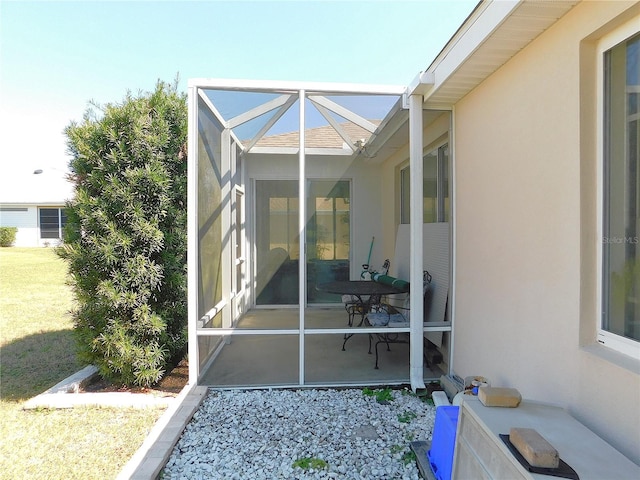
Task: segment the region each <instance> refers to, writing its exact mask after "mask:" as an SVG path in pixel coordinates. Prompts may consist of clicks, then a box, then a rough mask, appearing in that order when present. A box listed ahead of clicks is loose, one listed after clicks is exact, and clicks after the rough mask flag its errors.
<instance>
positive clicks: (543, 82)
mask: <svg viewBox="0 0 640 480" xmlns="http://www.w3.org/2000/svg"><path fill="white" fill-rule="evenodd" d="M630 4H631V3H629V2H583V3H581V4H579V5H577V6H576V7H575V8H574V9H573V10H571V11H570V12H569V13H568V14H567V15H565V16H564V17H563V18H562V19H560V21H558V22H557V23H556V24H555V25H554V26H553V27H551V28H550V29H549V30H547V31H546V32H545V33H543V34H542V35H541V36H540V37H538V39H536V40H535V41H534V42H533V43H532V44H530V45H529V46H528V47H526V48H525V49H524V50H523V51H521V52H520V53H519V54H518V55H517V56H515V57H514V58H513V59H511V60H510V61H509V62H508V63H507V64H505V65H504V66H503V67H502V68H500V69H499V70H498V71H497V72H496V73H494V74H493V75H492V76H490V77H489V78H488V79H487V80H485V81H484V82H483V83H482V84H481V85H480V86H478V87H477V88H476V89H474V90H473V91H472V92H471V93H470V94H468V95H467V96H466V97H464V98H463V99H462V100H461V101H459V102H458V103H457V104H456V106H455V114H454V129H455V160H454V162H455V172H456V177H455V186H456V188H455V192H456V196H455V204H456V217H455V219H454V221H455V228H456V244H455V258H456V269H455V286H454V288H455V319H454V321H455V333H454V359H453V368H454V371H455V373H457V374H459V375H461V376H466V375H484V376H485V377H488V378H489V379H490V380H491V382H492V384H493V385H496V386H510V387H516V388H518V390H520V392H521V393H522V394H523V396H524V397H526V398H530V399H535V400H539V401H545V402H553V403H557V404H560V405H562V406H564V407H566V408H568V409H569V411H570V412H571V413H572V414H573V415H575V416H576V417H577V418H578V419H580V420H581V421H582V422H583V423H585V424H586V425H587V426H588V427H589V428H591V429H592V430H594V431H595V432H596V433H598V434H599V435H600V436H602V437H603V438H604V439H605V440H607V441H609V442H610V443H611V444H613V445H614V447H616V448H617V449H618V450H620V451H621V452H622V453H624V454H625V455H626V456H628V457H629V458H631V459H632V460H633V461H635V462H636V463H638V464H640V407H639V406H640V373H639V372H640V362H638V361H635V362H634V361H628V360H630V359H628V358H627V359H624V358H621V357H618V356H616V355H615V354H610V352H607V351H605V350H603V349H604V347H599V346H597V345H595V328H596V323H597V312H596V311H595V310H596V309H595V308H594V307H595V302H594V301H593V298H595V296H596V295H597V294H598V293H597V290H596V288H595V285H596V283H595V282H596V280H595V274H596V270H597V269H596V266H595V265H596V257H595V252H596V249H597V241H598V239H597V235H596V230H595V228H596V221H595V218H596V208H597V207H596V201H595V198H596V185H597V183H596V182H597V178H596V175H595V171H596V163H595V162H596V159H595V155H594V151H595V145H594V136H595V132H596V130H595V128H596V127H595V125H596V117H595V102H596V92H595V78H593V76H594V75H595V68H594V65H595V62H596V61H597V58H596V57H595V55H594V51H593V45H594V43H595V42H597V39H598V38H599V37H601V36H602V35H604V34H606V33H607V32H609V31H611V29H613V28H615V27H616V26H617V25H618V24H620V23H621V22H622V21H626V20H628V19H629V18H630V12H629V11H626V12H625V10H627V9H628V8H629V5H630ZM633 9H634V12H635V14H638V13H640V5H639V4H636V5H635V7H633ZM639 25H640V20H639Z"/></svg>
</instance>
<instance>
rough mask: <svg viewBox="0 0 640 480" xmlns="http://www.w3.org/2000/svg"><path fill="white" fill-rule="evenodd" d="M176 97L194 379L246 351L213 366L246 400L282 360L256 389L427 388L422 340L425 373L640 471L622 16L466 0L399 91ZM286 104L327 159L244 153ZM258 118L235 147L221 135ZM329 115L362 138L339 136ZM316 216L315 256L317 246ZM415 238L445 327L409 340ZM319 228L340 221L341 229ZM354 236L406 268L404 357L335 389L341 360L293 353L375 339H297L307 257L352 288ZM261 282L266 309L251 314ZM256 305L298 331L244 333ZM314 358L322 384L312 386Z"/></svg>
mask: <svg viewBox="0 0 640 480" xmlns="http://www.w3.org/2000/svg"><path fill="white" fill-rule="evenodd" d="M407 35H408V38H409V37H411V36H412V34H411V32H407ZM419 39H420V32H415V34H414V35H413V37H412V38H411V39H410V41H419ZM221 92H222V93H221ZM229 92H231V93H229ZM244 92H251V94H250V95H252V96H253V97H252V98H257V97H259V96H260V95H263V96H264V99H263V101H262V103H260V102H254V103H253V104H252V105H250V103H251V102H246V103H244V104H243V105H245V106H246V108H245V110H243V111H235V112H232V113H231V114H226V115H225V114H223V113H221V112H229V109H228V108H224V105H223V104H224V100H225V98H226V97H225V95H223V94H226V93H229V94H230V95H231V94H233V95H236V94H239V93H244ZM358 95H366V96H367V98H371V99H372V101H373V100H375V99H376V98H378V97H380V98H391V99H392V100H393V101H392V102H391V103H390V104H389V105H387V108H386V111H385V112H384V114H383V115H381V116H375V115H371V114H367V113H362V114H361V115H358V114H356V113H354V111H355V107H354V108H353V109H349V108H346V107H344V105H343V106H340V105H338V104H339V103H340V99H341V98H344V97H349V98H351V97H355V96H358ZM189 97H190V109H191V110H190V111H191V116H190V120H191V124H190V144H189V154H190V174H189V175H190V177H189V179H190V191H189V205H190V206H189V234H190V243H189V276H190V278H189V309H190V310H189V331H190V335H189V341H190V345H189V349H190V368H191V372H190V373H191V381H192V382H199V383H201V384H212V385H217V384H222V383H223V381H226V379H225V378H223V376H222V374H214V375H208V374H207V370H208V369H209V368H214V369H215V365H216V362H217V361H220V362H222V361H224V360H225V352H232V351H233V350H232V349H233V348H236V347H238V346H239V345H241V344H242V343H243V341H244V340H245V339H246V340H247V342H252V343H251V345H252V347H251V348H252V352H253V353H255V352H256V351H258V352H261V353H262V354H261V356H260V357H259V358H258V359H256V358H254V357H253V356H249V355H247V356H246V357H242V356H236V357H233V356H231V357H230V358H232V363H233V365H235V367H236V368H237V369H238V370H235V371H234V375H237V376H236V377H233V375H231V377H233V378H236V379H239V378H242V380H237V381H238V382H239V383H240V384H242V383H243V382H244V386H256V385H264V384H265V383H264V382H262V381H261V377H260V376H261V375H262V376H266V375H268V374H269V373H270V372H273V371H274V370H278V371H282V372H285V370H286V367H287V366H290V365H294V367H295V368H294V369H293V370H292V371H293V372H294V373H293V375H294V376H292V377H287V376H281V377H278V378H277V379H276V380H274V381H271V385H273V386H286V385H288V386H291V385H338V384H340V385H345V384H347V385H351V384H354V385H355V384H360V385H362V384H369V385H375V384H379V383H380V382H381V381H384V382H387V383H393V382H394V381H395V382H398V383H400V382H409V381H410V382H411V384H412V386H413V388H420V387H421V386H423V382H424V381H427V380H429V379H437V378H438V376H437V373H438V371H437V369H433V368H432V369H431V370H429V369H428V368H427V367H425V366H424V365H423V358H422V354H423V348H425V347H424V343H423V337H424V336H425V335H426V334H427V333H434V332H436V333H439V334H440V335H441V338H442V340H441V341H436V342H437V343H436V346H437V347H438V349H439V350H440V351H441V353H442V354H443V357H444V361H443V363H442V365H441V369H442V370H443V371H444V373H451V374H457V375H460V376H467V375H483V376H485V377H487V378H488V379H490V380H491V381H492V383H493V384H494V385H498V386H512V387H516V388H518V389H519V390H520V392H521V393H522V395H523V396H524V397H525V398H529V399H533V400H538V401H543V402H550V403H554V404H558V405H561V406H563V407H565V408H567V409H568V411H569V412H570V413H571V414H572V415H574V416H575V417H576V418H578V419H579V420H580V421H581V422H583V423H584V424H585V425H587V426H588V427H589V428H590V429H591V430H593V431H594V432H596V433H597V434H598V435H600V436H601V437H603V438H604V439H605V440H607V441H608V442H609V443H611V444H612V445H613V446H615V447H616V448H617V449H618V450H620V451H621V452H622V453H624V454H625V455H626V456H627V457H628V458H630V459H632V460H633V461H634V462H635V463H637V464H640V437H639V435H640V300H639V299H640V273H639V270H640V268H639V267H638V265H639V264H640V247H639V246H638V245H639V244H640V238H639V237H640V216H639V214H638V212H640V165H639V162H640V159H639V156H640V155H639V151H638V149H639V147H638V145H639V142H638V139H639V138H640V127H639V125H640V110H639V105H640V102H639V100H640V98H639V97H640V2H637V1H627V2H624V1H617V2H605V1H602V2H595V1H594V2H592V1H557V2H535V1H483V2H480V3H479V5H478V6H477V7H476V9H475V10H474V11H473V12H472V13H471V15H470V16H469V17H468V19H467V20H466V21H465V22H464V24H463V25H462V26H461V27H460V29H459V30H458V31H457V32H456V34H455V35H454V36H453V38H452V39H451V40H450V41H449V42H448V43H447V45H445V46H444V48H443V50H442V51H441V53H440V54H439V55H438V57H437V58H436V59H435V60H434V61H433V62H432V63H431V65H430V66H429V67H428V68H427V69H426V70H425V71H424V72H421V73H420V74H419V75H418V76H417V77H416V79H415V81H414V82H412V84H411V85H409V86H408V87H406V88H405V87H382V86H363V85H358V86H350V85H331V84H296V83H287V82H282V83H276V82H251V81H246V82H241V81H223V80H192V81H191V82H190V88H189ZM303 99H304V102H303V103H302V104H301V103H300V102H301V100H303ZM220 105H222V106H220ZM303 105H304V107H303ZM292 106H296V108H297V109H298V114H299V116H300V117H302V118H301V120H300V125H301V127H302V128H301V131H304V130H305V125H307V124H306V122H307V121H308V120H307V119H308V115H305V112H308V111H309V110H311V109H312V108H314V107H315V108H316V109H318V111H320V113H321V114H322V116H324V117H325V118H326V120H327V122H328V124H330V125H331V126H332V127H333V128H334V129H335V130H336V131H337V132H338V133H339V136H340V138H341V139H342V141H343V142H342V143H343V144H342V145H333V148H327V149H325V150H323V149H320V148H317V147H312V146H310V145H308V144H306V148H304V145H303V148H299V147H297V146H296V145H295V142H294V143H292V144H291V145H282V144H281V143H279V142H271V143H270V141H269V140H268V138H265V139H264V140H262V141H261V139H262V137H263V136H264V135H265V134H266V133H268V132H269V129H270V128H271V127H272V126H273V125H275V124H276V123H277V121H278V119H280V118H284V116H285V112H286V109H287V108H289V107H292ZM285 107H286V108H285ZM323 109H324V112H323ZM331 112H333V113H331ZM269 115H272V116H271V117H269ZM335 115H338V117H339V118H337V117H336V116H335ZM294 118H295V117H294ZM372 118H378V119H379V122H375V123H374V122H372V121H369V120H366V119H372ZM256 119H263V123H262V124H261V125H257V126H256V128H255V129H254V132H255V135H254V136H253V137H251V136H249V135H246V134H241V133H238V132H237V131H236V129H237V128H238V127H239V126H242V125H245V124H246V122H249V121H253V120H256ZM345 119H346V120H348V121H349V122H351V123H355V124H358V125H359V126H361V127H362V128H364V129H365V130H367V131H368V132H369V134H368V135H367V136H366V137H363V138H358V139H356V138H354V137H353V136H351V135H349V133H348V132H346V131H345V129H343V128H342V127H341V125H342V123H341V122H342V121H343V120H345ZM196 120H197V121H196ZM312 126H314V127H315V126H316V125H312ZM307 128H308V126H307ZM268 136H269V135H268ZM300 137H302V138H300ZM241 138H251V140H250V141H246V142H242V141H240V140H239V139H241ZM282 138H283V137H281V138H280V140H282ZM295 140H296V141H298V142H304V136H296V137H295ZM363 140H364V141H363ZM254 147H255V149H254ZM409 168H410V170H409ZM299 189H300V190H302V194H300V190H299ZM300 211H302V213H300ZM321 213H322V214H323V215H327V216H328V217H327V218H329V220H328V221H327V222H325V223H322V225H323V227H324V230H323V232H325V233H326V232H329V235H328V237H330V239H331V242H333V243H331V242H329V243H327V241H326V240H323V243H322V244H321V245H320V246H321V248H318V246H319V241H318V238H319V237H318V235H317V232H318V231H319V230H318V225H320V223H321V222H320V221H319V218H320V216H321V215H320V214H321ZM423 223H424V224H425V226H424V227H423ZM434 223H435V224H441V225H444V226H445V227H444V228H445V229H446V230H448V235H449V236H448V237H447V238H448V242H449V248H448V249H446V250H447V251H442V252H441V253H442V255H445V256H446V258H447V262H448V264H449V274H450V275H449V276H448V277H447V278H448V280H447V284H446V285H444V286H443V285H442V284H440V285H439V286H438V287H437V288H438V289H440V290H439V291H441V289H442V288H445V289H446V297H448V299H447V302H446V306H447V314H446V315H445V318H441V319H437V320H440V322H435V323H434V324H432V325H433V327H434V328H431V329H430V330H429V328H430V327H429V325H430V324H429V323H425V324H424V325H423V323H422V315H420V314H421V313H422V309H423V305H422V304H421V302H419V300H415V301H414V298H415V297H417V296H418V294H419V289H420V287H418V285H421V274H422V269H423V268H424V267H428V268H429V269H432V268H433V267H432V266H431V264H430V263H428V262H430V261H431V260H428V257H429V248H430V246H431V245H432V243H430V242H431V241H430V240H429V241H427V229H428V227H427V226H426V225H431V224H434ZM331 225H333V230H331V228H330V227H331ZM338 225H348V227H347V228H346V230H345V231H343V232H342V233H341V235H337V233H336V232H338ZM423 228H424V230H423ZM310 232H311V233H310ZM407 232H408V233H407ZM403 235H404V237H403ZM407 235H408V237H407ZM339 237H340V238H342V237H345V238H346V240H344V243H340V242H338V240H337V239H338V238H339ZM372 237H374V238H375V246H374V248H373V252H374V258H376V259H383V258H392V259H394V260H392V268H393V266H394V262H395V264H396V265H397V264H401V265H402V264H403V262H406V257H407V256H408V257H409V259H410V260H409V262H408V263H407V265H408V266H407V267H404V266H403V267H402V268H404V270H396V273H397V271H404V272H405V275H406V276H407V277H408V278H407V279H409V280H411V288H412V296H411V311H412V315H411V326H410V328H404V329H402V328H398V329H396V331H397V332H398V333H399V334H406V333H409V334H410V338H411V353H410V357H409V359H408V364H409V365H408V368H406V369H405V370H404V371H403V373H401V374H398V375H397V376H396V377H394V378H393V379H389V378H386V377H380V376H376V375H378V373H377V371H374V370H371V371H370V372H369V377H366V378H363V377H357V376H355V373H354V374H353V375H352V376H348V375H347V376H346V377H345V372H347V373H348V372H350V371H355V370H356V366H355V363H346V362H345V363H339V362H340V361H341V360H340V359H341V358H342V357H341V355H342V353H341V352H338V351H336V350H330V349H327V350H326V353H325V354H324V356H322V355H320V356H318V357H313V356H312V353H313V352H312V350H311V349H312V347H313V343H314V342H319V341H320V340H322V339H323V337H330V339H331V340H332V341H333V343H338V344H340V343H341V339H342V337H343V336H344V335H346V334H349V333H353V332H355V333H368V332H372V331H373V332H376V331H383V330H382V329H379V330H377V329H369V330H366V329H358V328H354V329H349V328H345V327H343V328H339V327H335V326H331V327H328V326H327V325H328V324H314V323H313V315H314V314H315V313H314V312H315V311H314V310H313V306H314V304H315V303H316V302H317V303H321V302H319V301H317V300H313V301H312V300H311V297H310V296H309V295H306V294H307V293H309V292H311V291H312V288H311V285H313V283H314V282H313V281H310V282H307V281H305V278H306V279H309V278H311V275H312V274H313V275H316V274H317V272H318V271H319V268H320V267H322V266H323V264H322V262H323V261H326V262H328V261H329V260H331V261H333V262H335V261H336V260H342V261H344V262H347V265H348V269H349V277H350V278H351V279H356V278H359V274H360V270H361V267H360V264H362V263H364V262H363V260H364V259H366V258H367V253H368V252H369V251H371V250H370V248H371V239H372ZM300 238H302V239H303V242H302V243H303V244H304V245H303V247H300V245H299V243H300ZM401 238H404V239H406V238H409V239H410V240H409V241H407V242H406V243H404V244H402V245H399V244H397V242H398V243H399V242H400V240H399V239H401ZM403 241H404V240H403ZM409 245H410V246H411V250H410V253H409ZM347 247H348V248H347ZM327 249H328V250H327ZM341 249H342V250H341ZM327 251H328V252H331V255H330V256H329V255H327V253H326V252H327ZM341 251H342V253H340V252H341ZM300 252H303V253H302V254H301V253H300ZM305 252H306V253H305ZM318 252H320V253H318ZM403 256H404V257H405V258H402V257H403ZM394 257H395V258H394ZM273 259H276V262H277V263H276V268H271V269H270V270H269V269H267V268H266V266H268V264H269V262H270V261H271V260H273ZM300 259H305V260H306V261H298V260H300ZM330 266H332V267H335V265H333V264H331V265H330ZM263 267H264V268H263ZM278 267H279V268H278ZM285 267H286V268H285ZM397 268H400V267H399V266H398V267H397ZM265 269H266V270H269V271H270V273H269V275H268V279H269V281H271V279H278V282H279V283H278V287H277V289H276V291H275V292H274V293H278V292H281V291H286V292H288V293H290V295H289V296H288V297H287V298H286V299H283V298H280V297H277V296H276V295H271V296H268V300H266V301H265V302H264V303H263V304H262V303H261V302H260V301H259V295H258V293H260V292H256V291H255V287H256V285H257V284H260V285H263V284H265V283H267V284H268V282H262V283H260V282H256V276H257V272H261V271H264V270H265ZM274 272H275V273H274ZM300 279H302V280H300ZM265 288H268V287H265ZM261 306H265V307H269V308H271V309H276V308H280V309H281V310H280V313H279V315H281V316H282V315H284V313H283V312H292V311H293V312H294V313H295V314H296V315H297V316H298V317H296V318H299V320H298V321H297V323H296V324H295V325H294V326H293V327H291V326H286V325H284V326H283V325H276V326H270V324H269V323H268V320H267V319H266V317H264V318H265V319H264V320H260V321H261V322H264V323H255V324H252V325H248V326H245V325H244V324H243V323H242V320H243V318H244V317H245V316H248V314H249V313H251V314H252V315H257V314H259V313H260V312H262V310H260V308H259V307H261ZM287 306H289V307H297V308H296V309H294V310H291V309H289V310H286V308H285V307H287ZM256 312H257V313H256ZM414 312H415V313H414ZM255 318H256V319H258V316H256V317H255ZM442 320H444V323H442V322H441V321H442ZM327 321H328V320H327ZM274 325H275V324H274ZM281 338H282V339H287V340H291V341H289V342H288V343H282V344H278V343H276V340H278V339H281ZM427 338H428V337H427ZM232 340H233V341H232ZM260 342H262V343H260ZM323 348H328V347H323ZM347 350H348V349H347ZM276 351H277V352H280V353H283V352H286V353H287V354H288V355H289V357H288V361H287V362H282V363H278V359H277V358H276V355H275V353H274V352H276ZM283 354H284V353H283ZM345 355H346V354H345ZM243 358H247V361H246V362H247V363H243V361H244V360H243ZM344 358H346V357H344ZM249 359H250V360H249ZM323 364H330V365H332V366H334V369H333V373H329V374H327V376H325V377H319V378H315V377H312V376H313V375H314V374H315V373H314V372H312V367H317V365H323ZM238 372H240V373H247V375H246V376H240V375H239V373H238ZM285 373H286V372H285ZM216 375H218V376H216ZM231 377H230V378H231Z"/></svg>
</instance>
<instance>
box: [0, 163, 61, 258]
mask: <svg viewBox="0 0 640 480" xmlns="http://www.w3.org/2000/svg"><path fill="white" fill-rule="evenodd" d="M36 172H38V173H36ZM72 195H73V185H72V184H71V183H70V182H68V181H67V179H66V173H64V172H61V171H58V170H55V169H46V168H45V169H36V170H33V169H30V170H25V169H22V170H19V171H16V172H15V173H8V174H5V175H4V176H3V178H2V179H1V180H0V226H2V227H17V228H18V232H17V234H16V241H15V243H14V246H15V247H43V246H44V247H46V246H55V245H58V244H59V243H60V240H61V238H62V227H63V226H64V224H65V221H66V217H65V213H64V206H65V201H66V200H67V199H69V198H71V197H72Z"/></svg>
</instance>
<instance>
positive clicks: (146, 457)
mask: <svg viewBox="0 0 640 480" xmlns="http://www.w3.org/2000/svg"><path fill="white" fill-rule="evenodd" d="M207 392H208V389H207V388H206V387H199V386H193V385H186V386H185V387H184V388H183V389H182V391H181V392H180V395H178V396H177V397H176V398H175V399H174V403H173V404H172V405H171V406H170V407H169V408H168V409H167V411H166V412H165V413H164V414H163V415H162V417H160V419H159V420H158V421H157V422H156V424H155V425H154V427H153V428H152V429H151V432H149V435H147V438H146V439H145V441H144V442H143V444H142V446H141V447H140V448H139V449H138V451H137V452H136V453H135V454H134V455H133V457H131V460H129V462H127V464H126V465H125V466H124V468H123V469H122V471H121V472H120V474H119V475H118V477H117V479H116V480H129V479H130V480H150V479H155V478H157V477H158V475H159V474H160V471H161V470H162V468H163V467H164V466H165V464H166V463H167V460H168V459H169V457H170V456H171V452H173V448H174V447H175V445H176V443H178V440H179V439H180V436H181V435H182V432H183V430H184V428H185V427H186V425H187V423H189V420H191V418H192V417H193V414H194V413H195V412H196V410H197V409H198V407H199V406H200V404H201V403H202V401H203V400H204V397H205V396H206V394H207Z"/></svg>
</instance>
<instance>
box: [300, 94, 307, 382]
mask: <svg viewBox="0 0 640 480" xmlns="http://www.w3.org/2000/svg"><path fill="white" fill-rule="evenodd" d="M304 100H305V91H304V90H300V91H299V92H298V103H299V104H300V124H299V125H298V131H299V133H300V136H299V140H300V141H299V148H300V152H299V153H298V169H299V170H300V172H299V174H300V177H299V180H298V197H299V201H298V203H299V208H300V211H299V212H298V221H299V223H300V225H299V227H298V231H299V232H300V239H299V242H300V255H299V257H300V261H299V265H298V276H299V278H298V290H299V294H298V303H299V320H300V327H299V330H298V331H299V334H298V341H299V345H300V352H299V353H300V355H299V375H300V379H299V382H300V385H304V307H305V305H306V302H307V225H306V217H307V215H306V210H307V199H306V192H305V181H306V179H305V156H304V143H305V139H304V133H305V132H304V128H305V126H304Z"/></svg>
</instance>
